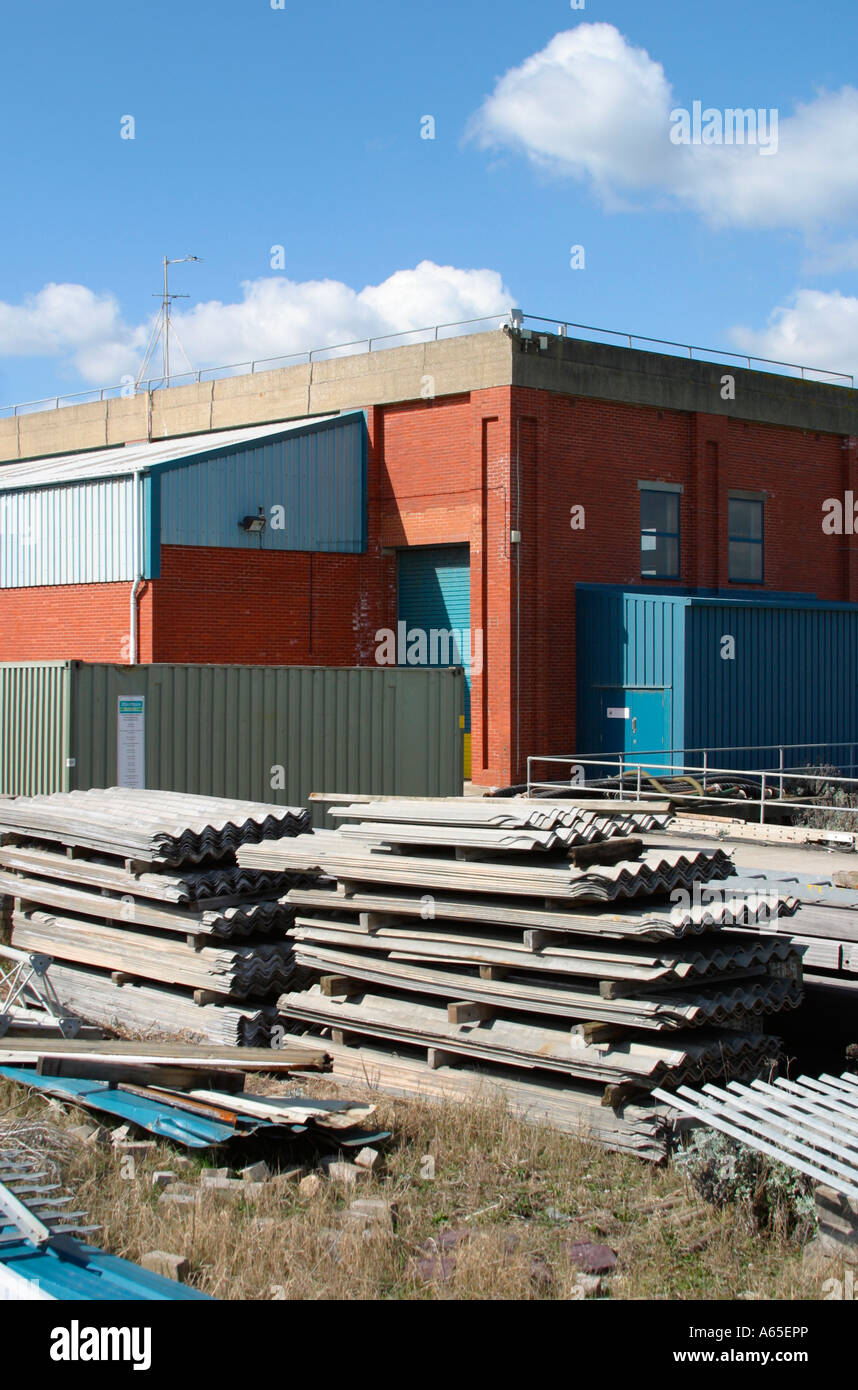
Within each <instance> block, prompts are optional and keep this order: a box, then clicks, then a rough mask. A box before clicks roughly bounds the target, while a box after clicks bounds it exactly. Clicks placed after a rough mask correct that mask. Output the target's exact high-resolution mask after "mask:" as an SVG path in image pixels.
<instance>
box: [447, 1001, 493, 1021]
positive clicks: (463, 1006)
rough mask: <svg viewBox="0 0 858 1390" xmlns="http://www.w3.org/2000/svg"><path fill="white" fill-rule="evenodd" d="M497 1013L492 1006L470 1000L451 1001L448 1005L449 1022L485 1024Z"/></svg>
mask: <svg viewBox="0 0 858 1390" xmlns="http://www.w3.org/2000/svg"><path fill="white" fill-rule="evenodd" d="M496 1013H497V1010H496V1009H495V1008H493V1007H492V1005H491V1004H477V1003H475V1002H474V1001H473V1000H470V999H461V1000H451V1001H450V1002H449V1003H448V1005H447V1022H448V1023H484V1022H485V1021H486V1019H489V1018H494V1016H495V1014H496Z"/></svg>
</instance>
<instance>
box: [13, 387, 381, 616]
mask: <svg viewBox="0 0 858 1390" xmlns="http://www.w3.org/2000/svg"><path fill="white" fill-rule="evenodd" d="M366 440H367V435H366V420H365V417H364V415H363V413H362V412H354V413H352V414H349V415H346V416H330V417H324V418H323V419H321V420H315V421H311V422H309V423H308V422H306V421H302V422H301V423H300V424H297V425H292V426H289V425H282V424H280V425H274V426H271V425H269V426H266V427H264V428H257V429H251V430H228V431H221V432H218V433H215V434H208V435H194V436H189V437H186V438H184V439H179V440H169V441H165V442H164V441H162V442H160V443H155V444H133V445H127V446H125V447H123V448H120V449H104V450H100V451H98V452H95V453H89V454H74V455H69V456H64V457H62V458H55V459H43V460H36V461H34V462H31V463H16V464H6V465H3V466H2V467H0V588H27V587H33V586H43V585H55V584H86V583H110V582H115V581H127V582H131V581H132V580H133V579H134V578H135V576H136V575H137V573H138V572H139V571H141V570H142V572H143V573H144V574H145V575H146V576H147V577H154V576H157V574H158V573H159V555H160V545H161V544H162V543H165V544H172V545H188V546H221V547H230V548H234V549H242V550H246V549H250V550H253V549H257V548H263V549H266V550H321V551H342V552H346V553H355V552H361V551H363V550H365V548H366V447H367V445H366ZM135 474H139V475H140V479H141V481H140V482H139V483H138V482H137V481H136V479H135V476H134V475H135ZM260 506H261V507H263V509H264V510H265V513H266V517H267V525H266V528H265V531H264V532H263V533H262V536H261V537H260V536H257V535H251V534H249V533H248V532H246V531H244V530H242V529H241V527H240V525H239V522H240V521H241V518H242V517H244V516H248V515H256V513H257V510H258V508H259V507H260ZM272 508H279V509H281V510H280V511H278V512H272Z"/></svg>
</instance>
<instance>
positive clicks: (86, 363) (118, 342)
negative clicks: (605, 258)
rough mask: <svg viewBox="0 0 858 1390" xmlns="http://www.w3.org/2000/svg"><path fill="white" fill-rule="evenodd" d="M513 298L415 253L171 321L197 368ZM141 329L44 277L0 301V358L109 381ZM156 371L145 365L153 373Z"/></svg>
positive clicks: (495, 281) (495, 310) (491, 275)
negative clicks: (35, 288) (375, 270)
mask: <svg viewBox="0 0 858 1390" xmlns="http://www.w3.org/2000/svg"><path fill="white" fill-rule="evenodd" d="M512 303H513V299H512V296H511V295H510V293H509V291H508V290H507V289H506V287H505V286H504V283H503V279H502V277H501V276H500V274H498V272H497V271H494V270H460V269H457V268H456V267H454V266H441V265H435V264H434V262H432V261H421V262H420V264H419V265H417V266H415V267H414V269H413V270H398V271H396V272H395V273H394V274H393V275H391V276H389V278H388V279H387V280H384V281H382V282H381V284H378V285H367V286H366V287H365V288H364V289H362V290H354V289H352V288H351V287H350V286H349V285H346V284H344V283H343V282H342V281H339V280H306V281H303V282H300V281H294V280H287V279H285V278H284V277H283V276H269V277H267V278H265V279H261V280H251V281H247V282H245V283H244V284H243V285H242V297H241V299H240V300H238V301H236V302H235V303H231V304H225V303H222V302H221V301H219V300H209V301H208V302H206V303H203V304H198V305H196V306H195V307H194V308H193V309H191V310H190V311H189V312H188V313H185V314H176V315H175V316H174V319H173V322H174V324H175V327H176V330H177V332H178V336H179V339H180V341H181V344H182V346H183V347H184V349H185V351H186V352H187V354H188V356H189V358H190V360H191V362H192V364H193V366H194V368H199V367H205V366H223V365H229V364H231V363H235V362H246V361H249V360H251V359H257V360H260V359H263V358H266V357H278V356H287V355H288V354H290V353H299V352H304V351H306V350H307V349H308V348H313V347H325V346H328V345H335V344H339V343H347V342H352V341H355V340H358V339H363V338H368V337H370V336H373V337H376V336H380V335H382V334H385V333H398V332H400V331H401V330H403V329H409V328H424V327H427V326H429V325H432V324H436V323H450V322H456V321H460V320H463V319H471V318H481V317H484V316H493V315H495V314H497V315H502V314H504V313H505V312H506V311H507V309H508V308H509V306H510V305H511V304H512ZM149 329H150V325H148V324H139V325H134V326H130V325H128V324H127V323H125V322H124V321H123V319H122V315H121V313H120V309H119V305H118V302H117V301H116V299H115V298H114V297H113V295H109V294H104V295H97V294H95V293H94V292H93V291H92V290H90V289H87V288H86V286H84V285H45V287H44V288H43V289H41V290H40V291H39V292H38V293H37V294H34V295H31V296H28V297H27V299H25V300H24V302H23V303H22V304H19V305H16V304H4V303H2V302H0V357H13V356H15V357H28V356H31V357H51V358H57V359H60V360H61V361H62V362H63V363H64V364H65V365H66V366H71V367H72V368H74V369H75V370H76V371H77V372H78V373H79V375H80V376H81V378H82V379H83V380H84V381H86V382H88V383H91V384H93V385H99V386H102V385H112V384H115V383H117V382H118V381H119V379H120V377H121V376H122V375H123V374H125V373H127V372H130V373H132V374H134V375H136V373H137V369H138V367H139V365H140V362H141V360H142V357H143V352H144V350H145V346H146V342H147V340H148V337H149ZM171 362H172V368H173V371H174V372H176V373H180V372H181V371H182V370H183V368H184V363H183V362H182V361H181V360H180V354H179V353H178V352H177V353H176V354H175V356H174V355H173V354H172V353H171ZM159 370H160V364H159V363H155V364H153V367H152V375H153V376H154V375H157V373H158V371H159Z"/></svg>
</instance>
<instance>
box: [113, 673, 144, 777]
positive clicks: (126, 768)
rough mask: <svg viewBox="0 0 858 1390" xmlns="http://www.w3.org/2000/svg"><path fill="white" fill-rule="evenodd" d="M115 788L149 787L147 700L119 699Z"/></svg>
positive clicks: (126, 697) (124, 697)
mask: <svg viewBox="0 0 858 1390" xmlns="http://www.w3.org/2000/svg"><path fill="white" fill-rule="evenodd" d="M116 784H117V786H119V787H140V788H142V787H145V786H146V698H145V696H143V695H120V696H119V705H118V708H117V712H116Z"/></svg>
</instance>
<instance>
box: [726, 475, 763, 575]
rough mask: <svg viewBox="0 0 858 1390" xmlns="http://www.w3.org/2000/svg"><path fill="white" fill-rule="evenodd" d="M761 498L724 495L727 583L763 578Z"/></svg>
mask: <svg viewBox="0 0 858 1390" xmlns="http://www.w3.org/2000/svg"><path fill="white" fill-rule="evenodd" d="M763 506H764V503H763V500H762V498H759V497H741V496H739V497H729V498H728V499H727V575H728V578H729V581H730V583H731V584H762V582H763V573H764V568H763Z"/></svg>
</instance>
